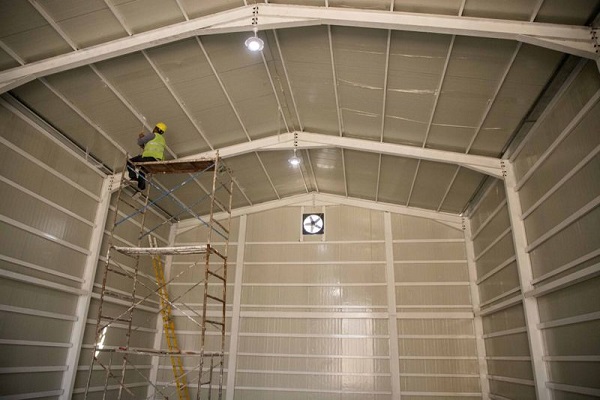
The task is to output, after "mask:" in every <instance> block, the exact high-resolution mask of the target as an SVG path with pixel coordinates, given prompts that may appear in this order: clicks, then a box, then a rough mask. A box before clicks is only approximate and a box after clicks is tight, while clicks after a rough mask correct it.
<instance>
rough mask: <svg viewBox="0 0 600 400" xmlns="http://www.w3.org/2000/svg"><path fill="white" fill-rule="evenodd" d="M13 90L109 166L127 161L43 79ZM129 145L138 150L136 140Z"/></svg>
mask: <svg viewBox="0 0 600 400" xmlns="http://www.w3.org/2000/svg"><path fill="white" fill-rule="evenodd" d="M13 93H14V94H15V96H16V97H17V98H18V99H23V101H24V103H25V104H26V105H27V106H28V107H30V108H32V109H35V110H36V113H37V114H38V115H39V116H40V117H42V118H43V119H44V120H46V121H50V123H51V124H52V126H53V127H55V128H56V129H58V130H59V131H60V132H65V134H66V136H67V137H68V138H70V139H71V140H72V141H73V142H75V143H76V144H77V145H79V146H80V147H81V148H82V149H84V150H85V151H87V152H89V153H90V154H91V155H92V156H94V157H96V158H98V159H99V160H102V162H104V164H106V165H107V166H108V167H109V168H113V169H120V168H121V167H122V166H123V165H124V162H125V158H124V155H123V153H121V152H118V151H116V149H115V147H114V145H113V144H111V143H110V141H109V140H108V139H106V138H104V137H103V136H102V135H101V134H99V133H98V131H97V130H95V129H94V128H93V127H92V126H90V125H89V124H88V123H87V122H86V121H85V120H84V119H82V118H81V117H80V116H78V115H77V114H76V113H75V112H74V111H73V110H72V109H71V108H69V107H68V105H67V104H65V103H64V102H63V101H62V100H61V99H60V98H59V97H57V96H56V95H55V94H54V93H52V91H50V89H48V88H47V87H46V86H44V85H43V84H42V83H41V82H38V81H34V82H31V83H28V84H26V85H23V86H20V87H19V88H17V89H15V91H14V92H13ZM136 131H137V129H136ZM132 140H134V138H132ZM126 148H127V149H128V150H130V151H132V152H134V151H137V150H136V146H135V144H134V143H131V145H129V147H126Z"/></svg>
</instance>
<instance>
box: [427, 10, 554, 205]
mask: <svg viewBox="0 0 600 400" xmlns="http://www.w3.org/2000/svg"><path fill="white" fill-rule="evenodd" d="M543 3H544V0H538V2H537V4H536V5H535V7H534V9H533V12H532V14H531V17H530V18H529V22H533V21H535V19H536V17H537V14H538V13H539V11H540V9H541V8H542V5H543ZM522 45H523V43H522V42H517V45H516V47H515V50H514V52H513V54H512V56H511V59H510V61H509V63H508V65H507V67H506V69H505V71H504V73H503V75H502V78H501V79H500V83H499V85H498V87H497V88H496V91H495V92H494V95H493V97H492V99H491V101H489V102H488V106H487V108H486V110H485V112H484V114H483V118H482V119H481V122H480V123H479V125H478V127H477V130H476V131H475V135H473V137H472V138H471V141H470V143H469V145H468V147H467V150H466V152H465V153H467V154H468V153H469V152H470V150H471V148H472V146H473V144H474V143H475V140H476V139H477V136H478V135H479V133H480V132H481V129H482V128H483V125H484V123H485V120H486V119H487V117H488V116H489V113H490V111H491V109H492V107H493V105H494V104H495V102H496V100H497V98H498V94H499V93H500V91H501V90H502V87H503V86H504V83H505V82H506V78H507V77H508V74H509V73H510V70H511V69H512V66H513V65H514V62H515V60H516V58H517V55H518V53H519V51H520V49H521V47H522ZM460 169H461V166H460V165H459V166H457V167H456V171H455V172H454V177H453V178H452V180H451V181H450V184H449V185H448V188H447V189H446V193H445V194H444V197H443V198H442V200H441V201H440V204H439V206H438V208H437V210H438V211H439V210H440V209H441V208H442V206H443V204H444V202H445V201H446V197H447V196H448V193H449V192H450V189H451V188H452V185H453V184H454V181H455V180H456V177H457V175H458V172H459V171H460Z"/></svg>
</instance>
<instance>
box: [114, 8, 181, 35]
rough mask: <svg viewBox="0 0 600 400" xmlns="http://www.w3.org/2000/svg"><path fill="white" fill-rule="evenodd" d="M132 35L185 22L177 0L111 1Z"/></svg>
mask: <svg viewBox="0 0 600 400" xmlns="http://www.w3.org/2000/svg"><path fill="white" fill-rule="evenodd" d="M109 1H111V3H112V4H113V6H114V8H115V9H116V12H117V13H118V14H119V15H120V16H121V18H123V20H124V21H125V25H126V27H127V28H129V29H130V30H131V31H132V33H140V32H144V31H148V30H150V29H154V28H158V27H161V26H164V25H169V24H174V23H177V22H182V21H185V18H184V16H183V14H182V13H181V9H180V8H179V6H178V5H177V1H176V0H109Z"/></svg>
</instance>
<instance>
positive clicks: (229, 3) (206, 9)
mask: <svg viewBox="0 0 600 400" xmlns="http://www.w3.org/2000/svg"><path fill="white" fill-rule="evenodd" d="M179 3H180V4H181V5H182V6H183V9H184V10H185V12H186V13H187V15H188V16H189V18H190V19H193V18H198V17H203V16H206V15H210V14H215V13H218V12H221V11H225V10H229V9H232V8H236V7H242V6H244V5H245V1H244V0H219V1H197V0H179ZM271 3H273V2H271Z"/></svg>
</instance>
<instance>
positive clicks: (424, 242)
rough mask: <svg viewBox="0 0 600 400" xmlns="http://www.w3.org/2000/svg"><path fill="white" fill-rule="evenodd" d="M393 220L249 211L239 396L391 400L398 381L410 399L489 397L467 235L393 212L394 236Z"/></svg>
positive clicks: (345, 210) (356, 214)
mask: <svg viewBox="0 0 600 400" xmlns="http://www.w3.org/2000/svg"><path fill="white" fill-rule="evenodd" d="M323 211H324V212H325V218H326V231H325V235H324V236H302V235H301V224H300V222H301V214H302V212H323ZM383 216H384V215H383V213H381V212H377V211H369V210H365V209H358V208H352V207H345V206H339V207H337V206H328V207H325V208H321V207H304V208H301V207H285V208H281V209H274V210H271V211H266V212H261V213H258V214H252V215H248V216H245V217H244V218H247V221H246V222H245V223H244V226H247V230H246V234H245V236H244V251H243V253H242V254H244V256H243V258H242V260H238V261H240V262H243V276H242V280H241V282H240V284H241V288H240V289H241V291H240V295H239V296H240V297H239V301H240V321H239V331H237V332H234V333H232V335H235V337H236V341H237V348H236V349H235V350H236V360H235V363H234V364H236V372H235V374H236V375H235V398H236V399H237V398H242V399H254V398H257V399H258V398H261V399H263V398H269V399H279V398H281V399H283V398H285V399H293V398H298V399H300V398H302V399H305V398H319V399H329V398H332V399H333V398H337V399H340V398H342V399H344V400H346V399H358V398H360V399H376V400H383V399H391V398H396V397H392V390H396V389H392V386H393V385H392V380H394V381H395V382H397V383H398V385H399V388H400V390H401V392H399V393H398V394H400V393H401V396H402V398H403V399H404V398H412V397H414V396H419V397H422V396H441V397H444V396H447V395H453V396H458V397H456V398H461V394H465V393H469V394H471V396H474V395H478V394H479V393H480V387H479V374H478V371H477V350H476V346H475V336H474V328H473V314H472V305H471V301H470V296H469V277H468V273H467V267H466V259H465V246H464V236H463V234H462V232H460V231H456V230H453V229H451V228H448V227H446V226H444V225H441V224H438V223H436V222H433V221H429V220H425V219H421V218H415V217H408V216H397V215H392V218H391V221H392V223H391V228H392V229H390V230H389V232H390V234H391V235H390V237H389V238H386V234H385V230H384V218H383ZM182 238H183V235H181V239H182ZM384 239H385V240H384ZM177 240H178V241H179V240H180V238H179V237H178V239H177ZM387 240H389V242H390V243H389V246H390V251H389V254H390V256H391V259H390V260H387V256H386V254H388V251H386V246H387V245H386V241H387ZM182 242H185V240H182ZM388 262H389V263H391V264H390V265H389V266H387V264H388ZM387 268H391V269H393V275H389V273H388V272H386V269H387ZM236 270H238V268H236ZM232 272H233V271H232ZM236 272H237V271H236ZM388 276H392V277H394V276H395V279H394V280H393V281H392V282H388ZM233 281H234V278H232V276H231V275H230V276H229V282H230V284H231V283H232V282H233ZM390 284H391V287H390V290H391V291H389V290H388V285H390ZM230 292H231V291H230ZM388 292H389V293H388ZM390 293H391V294H392V299H393V301H394V303H395V304H392V305H391V306H390V304H388V298H389V295H390ZM233 301H234V303H235V301H236V300H235V299H233ZM390 307H391V310H394V312H393V316H392V317H391V316H390V315H392V314H390V313H391V311H389V310H390ZM392 320H393V321H395V324H396V325H395V326H394V329H393V330H392V329H390V325H389V324H390V323H391V321H392ZM392 331H397V335H398V337H397V338H390V336H389V334H390V332H392ZM390 340H395V344H394V347H396V346H397V349H398V350H395V353H399V358H398V360H394V359H390V354H392V353H391V346H390ZM391 363H396V367H395V368H390V366H391V365H393V364H391ZM230 365H231V363H230ZM393 371H397V372H395V373H394V374H393V376H392V372H393ZM398 372H399V375H396V374H397V373H398ZM228 373H229V374H231V373H233V371H228Z"/></svg>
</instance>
